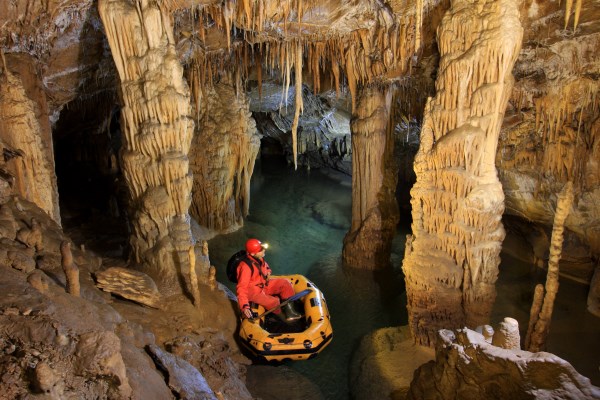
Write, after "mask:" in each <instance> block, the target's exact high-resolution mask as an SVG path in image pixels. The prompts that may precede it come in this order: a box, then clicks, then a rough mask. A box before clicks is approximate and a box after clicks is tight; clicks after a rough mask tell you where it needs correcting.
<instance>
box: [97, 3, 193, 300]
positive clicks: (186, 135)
mask: <svg viewBox="0 0 600 400" xmlns="http://www.w3.org/2000/svg"><path fill="white" fill-rule="evenodd" d="M98 8H99V10H100V16H101V18H102V20H103V22H104V26H105V28H106V35H107V37H108V41H109V43H110V46H111V51H112V54H113V59H114V60H115V65H116V67H117V71H118V73H119V77H120V79H121V91H120V94H121V100H122V103H123V104H122V110H121V113H122V114H121V121H122V129H123V133H124V135H123V142H124V143H123V148H122V150H121V158H122V161H123V174H124V177H125V180H126V181H127V186H128V189H129V193H130V196H131V200H130V214H131V225H132V235H131V238H130V244H131V247H132V250H133V254H134V256H135V261H136V262H137V263H142V265H143V267H142V268H143V269H144V271H145V272H147V273H148V274H149V275H150V276H151V277H153V278H154V279H155V281H156V282H157V285H158V287H159V289H160V290H161V292H163V293H164V294H170V293H176V292H178V291H180V290H181V285H180V282H179V279H180V276H183V277H187V288H188V289H189V290H190V292H191V289H190V288H191V283H190V281H189V273H187V271H189V270H188V269H187V268H186V267H187V266H188V265H189V258H188V254H189V253H188V249H189V247H190V245H191V244H193V243H192V237H191V230H190V224H189V214H188V209H189V206H190V201H191V196H190V193H191V189H192V177H191V172H190V168H189V160H188V151H189V148H190V144H191V141H192V136H193V132H194V122H193V119H192V118H191V115H190V114H191V106H190V94H189V89H188V86H187V84H186V82H185V80H184V79H183V68H182V66H181V64H180V62H179V59H178V57H177V53H176V51H175V40H174V38H173V28H172V26H171V18H170V16H169V15H168V14H167V13H166V10H165V9H164V8H162V7H160V6H159V5H158V4H156V3H154V2H150V1H145V0H142V1H139V2H135V4H131V3H129V2H127V1H120V0H102V1H100V2H99V4H98Z"/></svg>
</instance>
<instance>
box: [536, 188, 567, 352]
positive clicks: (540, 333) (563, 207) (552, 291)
mask: <svg viewBox="0 0 600 400" xmlns="http://www.w3.org/2000/svg"><path fill="white" fill-rule="evenodd" d="M572 206H573V184H572V183H571V182H567V183H566V184H565V187H564V188H563V190H562V191H561V193H560V194H559V195H558V199H557V202H556V213H555V214H554V225H553V226H552V237H551V239H550V255H549V259H548V274H547V276H546V285H545V288H544V290H545V295H544V300H543V302H542V306H541V310H540V312H539V315H538V317H537V320H536V322H535V324H534V326H533V329H532V330H531V334H530V335H528V336H529V337H530V341H529V347H528V349H527V350H529V351H531V352H538V351H541V350H543V349H544V348H545V346H546V338H547V336H548V332H549V330H550V321H551V319H552V311H553V309H554V299H555V298H556V294H557V293H558V286H559V280H558V276H559V261H560V257H561V254H562V246H563V232H564V225H565V221H566V219H567V217H568V216H569V211H570V209H571V207H572ZM532 308H533V306H532Z"/></svg>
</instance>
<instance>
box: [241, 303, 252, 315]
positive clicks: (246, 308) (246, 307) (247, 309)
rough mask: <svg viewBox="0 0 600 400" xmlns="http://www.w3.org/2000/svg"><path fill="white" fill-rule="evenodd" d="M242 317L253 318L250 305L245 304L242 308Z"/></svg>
mask: <svg viewBox="0 0 600 400" xmlns="http://www.w3.org/2000/svg"><path fill="white" fill-rule="evenodd" d="M242 315H243V316H244V317H246V318H252V310H251V309H250V305H248V304H244V306H243V307H242Z"/></svg>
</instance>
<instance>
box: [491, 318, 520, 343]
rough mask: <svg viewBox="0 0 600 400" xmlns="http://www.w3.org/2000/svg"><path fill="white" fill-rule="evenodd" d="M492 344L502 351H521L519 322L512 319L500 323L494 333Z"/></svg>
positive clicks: (505, 319)
mask: <svg viewBox="0 0 600 400" xmlns="http://www.w3.org/2000/svg"><path fill="white" fill-rule="evenodd" d="M492 344H493V345H494V346H497V347H501V348H503V349H509V350H521V335H520V334H519V322H517V320H516V319H514V318H509V317H506V318H504V321H502V322H500V326H499V327H498V330H496V331H495V332H494V336H493V337H492Z"/></svg>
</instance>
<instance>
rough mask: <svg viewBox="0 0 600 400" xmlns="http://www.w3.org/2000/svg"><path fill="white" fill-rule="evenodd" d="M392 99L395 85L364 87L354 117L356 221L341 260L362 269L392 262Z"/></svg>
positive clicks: (394, 216) (394, 213)
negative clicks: (391, 86) (392, 89)
mask: <svg viewBox="0 0 600 400" xmlns="http://www.w3.org/2000/svg"><path fill="white" fill-rule="evenodd" d="M391 101H392V91H391V90H381V89H379V88H373V87H366V88H364V89H363V90H362V92H361V96H360V98H359V99H358V105H357V108H356V115H354V117H353V119H352V125H351V127H352V224H351V226H350V231H349V232H348V233H347V234H346V237H345V238H344V248H343V251H342V259H343V262H344V264H346V265H350V266H353V267H358V268H363V269H380V268H384V267H387V266H389V260H390V252H391V247H392V239H393V237H394V234H395V231H396V224H397V223H398V218H399V217H398V203H397V202H396V198H395V196H394V191H395V189H396V182H397V173H396V171H397V169H396V168H395V167H394V166H393V162H394V161H393V155H394V151H393V150H394V140H393V137H392V130H391V129H390V128H389V123H390V122H389V119H390V108H391Z"/></svg>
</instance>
